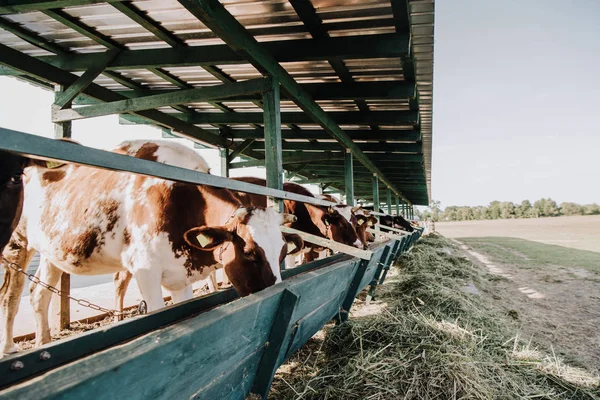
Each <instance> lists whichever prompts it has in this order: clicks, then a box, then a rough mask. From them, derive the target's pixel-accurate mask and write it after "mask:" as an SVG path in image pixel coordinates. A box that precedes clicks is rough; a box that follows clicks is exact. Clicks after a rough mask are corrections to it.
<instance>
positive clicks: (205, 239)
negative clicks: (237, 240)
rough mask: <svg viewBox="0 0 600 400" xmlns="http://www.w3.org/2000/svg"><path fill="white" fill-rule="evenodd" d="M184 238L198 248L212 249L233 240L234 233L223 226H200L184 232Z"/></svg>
mask: <svg viewBox="0 0 600 400" xmlns="http://www.w3.org/2000/svg"><path fill="white" fill-rule="evenodd" d="M183 238H184V239H185V241H186V242H187V244H189V245H190V246H192V247H194V248H196V249H199V250H206V251H210V250H214V249H215V248H217V247H218V246H221V245H222V244H223V243H225V242H230V241H231V240H233V233H231V232H229V231H228V230H227V229H225V228H224V227H221V226H216V227H211V226H200V227H196V228H192V229H190V230H189V231H187V232H186V233H184V234H183Z"/></svg>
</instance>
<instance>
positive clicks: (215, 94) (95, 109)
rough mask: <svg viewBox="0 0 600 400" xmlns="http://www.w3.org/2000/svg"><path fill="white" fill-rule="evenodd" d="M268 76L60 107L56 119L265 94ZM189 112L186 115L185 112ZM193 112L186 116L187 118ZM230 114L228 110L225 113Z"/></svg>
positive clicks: (268, 82) (88, 116) (75, 118)
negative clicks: (99, 102) (68, 107)
mask: <svg viewBox="0 0 600 400" xmlns="http://www.w3.org/2000/svg"><path fill="white" fill-rule="evenodd" d="M270 85H271V82H270V79H268V78H258V79H251V80H248V81H243V82H236V83H224V84H222V85H215V86H208V87H205V88H202V89H185V90H178V91H176V92H171V93H166V94H156V95H152V96H145V97H137V98H134V99H126V100H119V101H113V102H110V103H103V104H97V105H92V106H85V107H78V108H75V109H69V110H57V111H55V112H54V113H53V114H54V115H53V121H54V122H61V121H72V120H77V119H84V118H93V117H100V116H104V115H111V114H121V113H129V112H135V111H142V110H150V109H153V108H159V107H164V106H172V105H176V104H186V103H194V102H202V101H209V100H214V99H216V98H221V99H224V98H227V97H229V96H235V95H236V94H239V93H264V92H265V91H266V90H268V88H269V87H270ZM185 115H187V114H185ZM194 115H200V114H190V115H187V117H188V118H191V117H193V116H194ZM224 115H228V113H224Z"/></svg>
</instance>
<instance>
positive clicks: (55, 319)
mask: <svg viewBox="0 0 600 400" xmlns="http://www.w3.org/2000/svg"><path fill="white" fill-rule="evenodd" d="M64 90H65V87H64V86H62V85H56V86H55V87H54V98H55V99H58V98H60V97H61V95H62V94H63V92H64ZM64 108H71V102H67V103H66V104H65V105H64ZM71 128H72V124H71V121H66V122H58V123H55V124H54V138H55V139H70V138H71ZM58 289H60V291H61V292H62V293H64V294H67V295H68V294H70V293H71V275H69V274H68V273H66V272H63V273H62V275H61V277H60V281H59V284H58ZM70 324H71V304H70V300H69V298H68V297H65V296H58V295H57V294H52V300H51V310H50V325H51V328H52V329H53V330H57V331H61V330H63V329H67V328H69V326H70Z"/></svg>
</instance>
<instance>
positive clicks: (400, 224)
mask: <svg viewBox="0 0 600 400" xmlns="http://www.w3.org/2000/svg"><path fill="white" fill-rule="evenodd" d="M393 227H394V228H398V229H404V230H405V231H407V232H412V231H414V230H415V229H414V228H413V226H412V225H411V224H410V222H408V221H407V220H406V219H404V217H403V216H402V215H395V216H394V225H393Z"/></svg>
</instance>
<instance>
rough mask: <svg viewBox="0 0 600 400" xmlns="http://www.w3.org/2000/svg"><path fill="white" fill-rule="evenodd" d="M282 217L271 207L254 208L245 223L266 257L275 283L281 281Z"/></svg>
mask: <svg viewBox="0 0 600 400" xmlns="http://www.w3.org/2000/svg"><path fill="white" fill-rule="evenodd" d="M282 221H283V217H282V215H281V214H279V213H278V212H277V211H275V210H274V209H272V208H267V209H266V210H256V209H255V210H254V211H253V213H252V216H251V217H250V220H249V221H248V223H247V224H246V226H247V227H248V231H249V232H250V234H251V235H252V239H254V241H255V242H256V244H258V245H259V246H260V247H262V249H263V251H264V252H265V256H266V257H267V261H268V263H269V266H270V267H271V271H273V275H274V276H275V283H279V282H281V269H280V267H279V256H280V255H281V249H282V248H283V246H284V245H285V242H284V241H283V237H282V235H281V231H280V230H279V225H281V223H282Z"/></svg>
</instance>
